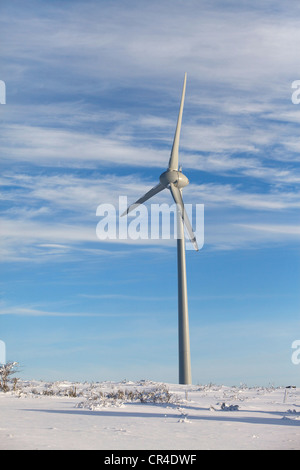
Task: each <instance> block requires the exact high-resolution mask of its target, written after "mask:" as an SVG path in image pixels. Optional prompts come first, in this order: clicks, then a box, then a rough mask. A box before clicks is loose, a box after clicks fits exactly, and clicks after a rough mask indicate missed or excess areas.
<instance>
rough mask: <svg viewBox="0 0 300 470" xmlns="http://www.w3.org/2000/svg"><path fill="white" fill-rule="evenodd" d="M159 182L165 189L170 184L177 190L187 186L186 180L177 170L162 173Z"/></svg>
mask: <svg viewBox="0 0 300 470" xmlns="http://www.w3.org/2000/svg"><path fill="white" fill-rule="evenodd" d="M159 181H160V183H161V184H162V185H163V186H164V187H165V188H168V187H169V186H170V184H171V183H172V184H174V186H175V187H176V188H179V189H181V188H184V187H185V186H187V185H188V184H189V180H188V178H187V177H186V176H185V175H184V174H183V173H182V172H181V171H177V170H167V171H164V173H162V174H161V175H160V177H159Z"/></svg>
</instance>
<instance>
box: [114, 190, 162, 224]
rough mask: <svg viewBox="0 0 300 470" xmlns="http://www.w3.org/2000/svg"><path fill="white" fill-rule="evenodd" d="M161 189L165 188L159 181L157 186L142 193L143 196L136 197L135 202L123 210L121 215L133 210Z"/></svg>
mask: <svg viewBox="0 0 300 470" xmlns="http://www.w3.org/2000/svg"><path fill="white" fill-rule="evenodd" d="M163 189H165V186H163V185H162V184H161V183H159V184H158V185H157V186H154V188H152V189H150V191H148V192H147V193H146V194H144V196H142V197H141V198H140V199H138V200H137V201H136V202H135V203H133V204H131V205H130V206H129V207H128V209H127V210H126V211H125V212H123V214H122V215H121V217H123V215H126V214H129V212H131V211H133V209H135V208H136V207H137V206H139V205H140V204H143V202H145V201H148V199H150V198H151V197H152V196H155V194H157V193H159V192H160V191H162V190H163Z"/></svg>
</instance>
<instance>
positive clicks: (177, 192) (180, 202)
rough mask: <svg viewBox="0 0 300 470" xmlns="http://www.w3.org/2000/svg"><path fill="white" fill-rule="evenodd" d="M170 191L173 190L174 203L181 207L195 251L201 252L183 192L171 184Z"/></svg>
mask: <svg viewBox="0 0 300 470" xmlns="http://www.w3.org/2000/svg"><path fill="white" fill-rule="evenodd" d="M170 190H171V193H172V196H173V199H174V201H175V202H176V204H177V205H178V206H179V209H180V214H181V217H182V220H183V222H184V224H185V226H186V229H187V232H188V235H189V238H190V240H191V242H192V244H193V245H194V248H195V250H196V251H199V248H198V244H197V240H196V236H195V234H194V232H193V229H192V226H191V223H190V220H189V218H188V215H187V213H186V210H185V207H184V203H183V199H182V195H181V191H180V189H178V188H177V187H176V186H174V184H173V183H170Z"/></svg>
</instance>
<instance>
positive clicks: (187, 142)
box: [0, 0, 300, 385]
mask: <svg viewBox="0 0 300 470" xmlns="http://www.w3.org/2000/svg"><path fill="white" fill-rule="evenodd" d="M0 8H1V11H0V13H1V14H0V18H1V19H0V22H1V27H0V31H1V32H0V40H1V44H2V48H1V76H0V79H1V80H3V81H4V82H5V84H6V104H5V105H0V119H1V134H0V148H1V172H0V181H1V277H0V294H1V300H0V339H1V340H3V341H5V343H6V348H7V359H8V360H13V361H18V362H19V363H20V368H21V375H22V376H23V377H27V378H36V379H39V378H41V379H45V380H58V379H69V380H94V381H101V380H122V379H127V380H138V379H142V378H146V379H151V380H155V381H167V382H177V379H178V377H177V375H178V374H177V369H178V366H177V292H176V288H177V278H176V276H177V268H176V248H175V242H174V241H173V242H170V243H162V241H161V240H156V241H153V240H137V241H134V242H133V241H132V240H129V241H126V240H125V241H124V240H115V241H114V242H112V241H109V240H107V241H100V240H98V239H97V237H96V226H97V223H98V222H99V217H96V209H97V207H98V205H99V204H104V203H111V204H117V201H118V198H119V196H120V195H123V196H127V197H128V201H129V202H133V201H135V200H136V199H137V198H138V197H140V196H141V195H142V194H144V193H145V192H146V191H147V190H148V189H150V188H151V187H152V186H154V185H155V184H157V182H158V177H159V175H160V173H161V172H162V171H164V169H165V168H166V166H167V162H168V159H169V154H170V150H171V146H172V140H173V135H174V130H175V125H176V120H177V113H178V108H179V101H180V95H181V88H182V83H183V77H184V73H185V72H187V74H188V75H187V89H186V99H185V108H184V113H183V123H182V133H181V140H180V162H181V164H182V166H183V170H184V172H185V174H186V175H187V176H188V177H189V180H190V185H189V186H188V187H187V188H186V189H185V191H184V198H185V202H186V203H192V202H193V203H198V204H204V207H205V243H204V246H203V248H202V250H200V251H199V252H198V253H196V252H193V251H189V250H188V251H187V268H188V291H189V316H190V333H191V353H192V375H193V382H194V383H208V382H215V383H225V384H230V385H231V384H239V383H240V382H243V383H246V384H249V385H252V384H261V385H268V384H269V383H274V384H276V385H288V384H290V383H293V384H296V385H299V365H298V366H296V365H294V364H292V361H291V355H292V352H293V351H292V349H291V345H292V342H293V341H295V340H297V339H300V338H299V336H300V330H299V326H300V325H299V306H300V305H299V304H300V302H299V297H300V296H299V281H300V259H299V258H300V256H299V235H300V226H299V207H300V196H299V185H300V168H299V162H300V158H299V150H300V144H299V124H300V106H297V105H295V104H293V103H292V101H291V95H292V91H293V90H292V88H291V85H292V82H293V81H294V80H297V79H300V77H299V68H298V62H299V61H298V57H299V52H298V49H299V47H298V45H299V41H300V32H299V24H298V22H297V20H296V18H298V17H299V13H300V6H299V4H298V2H296V1H292V2H289V4H288V5H285V4H282V2H279V1H276V0H275V1H260V2H256V1H254V2H250V1H243V2H241V1H239V2H236V1H229V2H222V1H213V2H208V1H194V0H188V1H182V0H172V1H171V0H164V1H156V0H154V1H152V2H145V1H143V0H139V1H126V2H124V1H120V0H115V1H109V2H108V1H92V0H91V1H84V2H83V1H72V2H71V1H68V0H67V1H59V2H58V1H52V2H46V1H30V0H29V1H26V2H24V1H14V0H12V1H11V2H5V3H2V5H1V7H0ZM169 197H170V195H169V194H168V193H167V192H164V193H161V197H157V199H156V200H154V199H153V202H157V203H159V202H169Z"/></svg>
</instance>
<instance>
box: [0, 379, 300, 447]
mask: <svg viewBox="0 0 300 470" xmlns="http://www.w3.org/2000/svg"><path fill="white" fill-rule="evenodd" d="M0 419H1V421H0V449H1V450H4V449H104V450H139V449H145V450H149V449H151V450H186V449H189V450H192V449H194V450H201V449H300V391H299V389H288V390H287V389H284V388H272V387H270V388H263V387H254V388H249V387H246V386H240V387H227V386H217V385H206V386H199V385H198V386H183V385H173V384H158V383H154V382H147V381H141V382H135V383H133V382H120V383H112V382H103V383H93V384H91V383H70V382H55V383H46V382H40V381H38V382H37V381H19V382H18V384H17V389H16V390H15V391H14V392H13V391H9V392H7V393H4V392H0Z"/></svg>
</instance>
